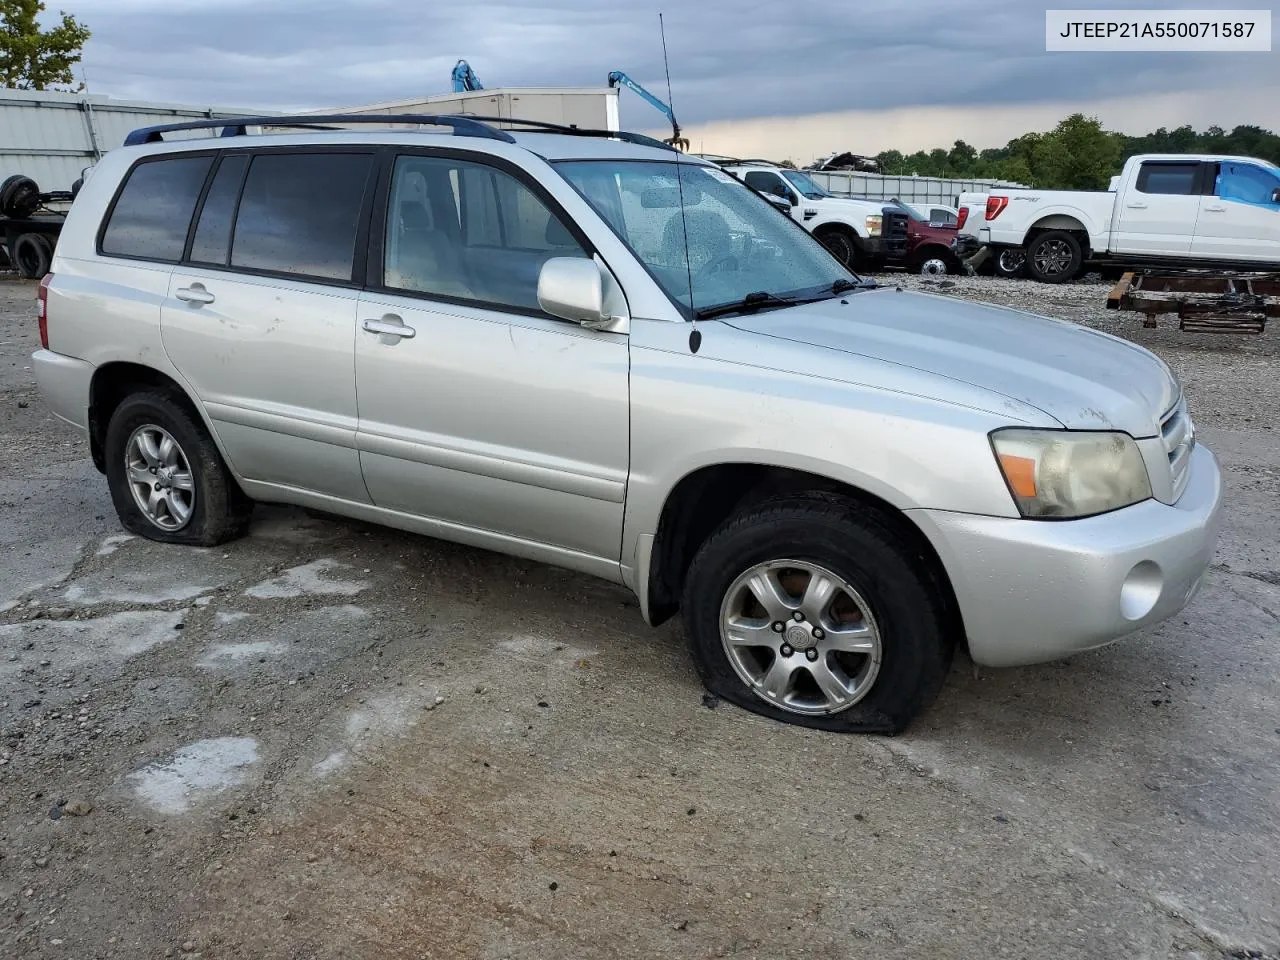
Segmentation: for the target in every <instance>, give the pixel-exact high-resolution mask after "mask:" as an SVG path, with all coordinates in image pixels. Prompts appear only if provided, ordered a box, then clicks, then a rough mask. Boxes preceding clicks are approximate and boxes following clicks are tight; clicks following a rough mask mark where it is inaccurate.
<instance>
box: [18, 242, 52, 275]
mask: <svg viewBox="0 0 1280 960" xmlns="http://www.w3.org/2000/svg"><path fill="white" fill-rule="evenodd" d="M10 253H11V255H12V260H13V265H14V267H15V268H16V269H17V271H18V276H20V277H25V278H26V279H28V280H39V279H40V278H41V277H43V276H44V275H45V274H46V273H48V272H49V264H50V263H51V262H52V260H53V249H52V248H51V247H50V246H49V244H48V241H46V240H45V238H44V236H43V235H42V234H39V233H22V234H19V235H18V238H17V239H16V240H14V241H13V250H11V251H10Z"/></svg>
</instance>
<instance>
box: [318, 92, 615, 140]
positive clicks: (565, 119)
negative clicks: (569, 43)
mask: <svg viewBox="0 0 1280 960" xmlns="http://www.w3.org/2000/svg"><path fill="white" fill-rule="evenodd" d="M310 112H312V113H317V114H322V113H386V114H394V113H427V114H442V113H454V114H463V115H470V116H475V117H518V118H519V119H521V120H538V121H541V122H543V123H559V124H563V125H565V126H578V127H582V128H583V129H592V130H617V129H618V91H617V89H616V88H610V87H530V88H517V87H504V88H501V89H498V88H495V89H493V90H472V91H469V92H466V93H444V94H440V95H438V96H431V97H418V98H415V99H411V100H393V101H390V102H388V103H372V104H368V105H366V106H358V107H330V108H327V109H324V110H314V111H310ZM497 126H503V124H497Z"/></svg>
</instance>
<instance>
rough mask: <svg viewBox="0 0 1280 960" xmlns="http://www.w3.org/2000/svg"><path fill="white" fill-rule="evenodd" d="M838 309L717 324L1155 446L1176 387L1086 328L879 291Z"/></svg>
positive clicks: (1155, 366)
mask: <svg viewBox="0 0 1280 960" xmlns="http://www.w3.org/2000/svg"><path fill="white" fill-rule="evenodd" d="M844 300H845V301H846V302H843V303H842V301H841V298H838V297H837V298H833V299H831V300H824V301H821V302H819V303H813V304H806V305H804V306H798V307H792V308H790V309H786V310H774V311H767V312H763V313H759V314H755V315H750V316H741V317H729V318H726V319H725V321H724V322H725V323H727V324H729V325H730V326H733V327H735V328H737V329H739V330H743V331H747V332H750V333H755V334H759V335H760V336H762V337H770V338H777V339H781V340H787V341H791V342H794V343H802V344H808V345H811V346H814V347H817V348H820V349H825V350H832V351H839V352H842V353H847V354H852V355H856V356H861V357H870V358H873V359H876V360H881V361H885V362H889V363H893V364H898V365H901V366H903V367H909V368H912V369H914V370H920V371H924V372H926V373H930V374H933V375H935V376H938V377H944V378H947V379H950V380H954V381H958V382H960V383H965V384H968V385H970V386H973V387H978V388H980V389H983V390H987V391H991V392H993V393H996V394H999V395H1001V396H1003V397H1007V398H1009V399H1012V400H1016V401H1018V402H1019V403H1023V404H1026V405H1028V406H1031V407H1035V408H1037V409H1039V410H1041V411H1043V412H1044V413H1046V414H1048V415H1049V416H1050V417H1052V418H1053V419H1055V420H1057V421H1058V422H1059V423H1060V424H1062V425H1063V426H1064V427H1068V428H1070V429H1075V430H1123V431H1125V432H1127V433H1129V434H1132V435H1133V436H1134V437H1151V436H1156V435H1158V434H1159V431H1160V415H1161V414H1162V413H1164V412H1165V411H1167V410H1168V409H1169V408H1170V407H1172V406H1173V404H1174V401H1175V400H1176V399H1177V392H1178V386H1177V383H1176V381H1175V380H1174V378H1173V375H1172V374H1171V373H1170V372H1169V368H1168V367H1166V366H1165V364H1164V362H1163V361H1162V360H1160V359H1159V358H1158V357H1157V356H1155V354H1153V353H1151V352H1150V351H1148V350H1144V349H1143V348H1142V347H1139V346H1137V345H1136V344H1133V343H1129V342H1128V341H1127V340H1121V339H1120V338H1118V337H1113V336H1110V335H1109V334H1105V333H1100V332H1098V331H1096V330H1090V329H1089V328H1087V327H1081V326H1078V325H1076V324H1073V323H1067V322H1065V321H1061V320H1051V319H1049V318H1047V317H1038V316H1036V315H1034V314H1030V313H1023V312H1021V311H1018V310H1009V309H1006V308H1003V307H993V306H988V305H985V304H979V303H973V302H970V301H965V300H956V299H953V298H951V297H940V296H931V295H927V294H919V293H908V292H904V291H900V290H894V289H892V288H887V287H886V288H881V289H879V290H871V291H866V292H864V293H858V294H854V295H852V296H847V297H845V298H844Z"/></svg>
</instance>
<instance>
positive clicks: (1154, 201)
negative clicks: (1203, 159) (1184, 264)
mask: <svg viewBox="0 0 1280 960" xmlns="http://www.w3.org/2000/svg"><path fill="white" fill-rule="evenodd" d="M1201 166H1202V165H1201V164H1200V163H1199V162H1197V161H1195V160H1182V161H1168V160H1148V161H1146V162H1145V163H1143V164H1142V166H1141V168H1140V169H1139V170H1138V177H1137V180H1136V181H1135V182H1134V184H1133V186H1132V187H1130V188H1129V189H1127V190H1126V191H1125V192H1124V193H1123V194H1122V195H1120V196H1119V198H1118V199H1119V202H1120V209H1119V210H1118V211H1117V214H1116V231H1115V245H1114V248H1113V252H1115V253H1121V254H1126V253H1136V254H1146V255H1149V256H1159V257H1185V256H1187V254H1189V253H1190V252H1191V235H1192V234H1193V233H1194V232H1195V224H1196V217H1197V215H1198V214H1199V212H1200V184H1201V180H1200V177H1201Z"/></svg>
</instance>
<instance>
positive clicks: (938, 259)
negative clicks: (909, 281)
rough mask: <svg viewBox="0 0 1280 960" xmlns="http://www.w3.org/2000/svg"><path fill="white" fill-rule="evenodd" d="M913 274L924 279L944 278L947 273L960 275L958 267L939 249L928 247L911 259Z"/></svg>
mask: <svg viewBox="0 0 1280 960" xmlns="http://www.w3.org/2000/svg"><path fill="white" fill-rule="evenodd" d="M911 268H912V272H913V273H918V274H921V275H922V276H926V277H945V276H946V275H947V274H948V273H962V272H963V271H962V270H961V268H960V265H959V264H958V263H957V262H956V261H955V259H954V258H952V257H951V256H950V254H949V253H948V252H947V251H946V250H943V249H942V248H941V247H930V248H929V249H927V250H924V251H922V252H921V253H918V254H916V255H915V257H914V258H913V259H912V263H911Z"/></svg>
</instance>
